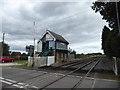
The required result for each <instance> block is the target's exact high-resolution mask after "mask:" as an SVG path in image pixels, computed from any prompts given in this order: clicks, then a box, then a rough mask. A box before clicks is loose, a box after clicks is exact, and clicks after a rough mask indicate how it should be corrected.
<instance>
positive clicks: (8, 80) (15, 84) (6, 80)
mask: <svg viewBox="0 0 120 90" xmlns="http://www.w3.org/2000/svg"><path fill="white" fill-rule="evenodd" d="M0 82H3V83H6V84H8V85H12V86H15V87H17V88H24V87H25V86H30V85H29V84H25V83H21V82H18V81H14V80H11V79H5V78H3V77H0ZM17 82H18V83H17ZM31 87H32V88H38V87H36V86H31Z"/></svg>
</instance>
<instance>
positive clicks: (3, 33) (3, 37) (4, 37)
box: [3, 33, 5, 43]
mask: <svg viewBox="0 0 120 90" xmlns="http://www.w3.org/2000/svg"><path fill="white" fill-rule="evenodd" d="M4 39H5V33H3V43H4Z"/></svg>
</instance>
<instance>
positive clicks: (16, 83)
mask: <svg viewBox="0 0 120 90" xmlns="http://www.w3.org/2000/svg"><path fill="white" fill-rule="evenodd" d="M0 70H2V76H0V82H1V83H2V88H3V90H4V89H6V88H12V89H13V88H14V89H15V88H29V89H35V90H37V89H40V88H43V87H44V86H46V85H47V84H49V83H51V82H52V81H54V80H56V79H58V78H60V77H61V76H63V74H60V73H51V72H44V71H36V70H28V69H21V68H15V67H10V66H7V67H2V68H0ZM81 78H82V77H81V76H72V75H68V76H67V77H65V78H63V79H60V80H59V81H57V82H55V83H53V84H51V85H49V86H47V87H46V88H61V89H62V88H67V89H69V90H71V88H72V87H73V86H74V85H75V84H76V83H77V82H78V81H79V80H80V79H81ZM119 86H120V82H118V81H116V80H110V79H99V78H90V77H87V78H86V79H85V80H84V81H83V82H82V83H81V84H80V85H79V86H78V88H108V89H110V88H111V89H113V88H116V90H118V88H119Z"/></svg>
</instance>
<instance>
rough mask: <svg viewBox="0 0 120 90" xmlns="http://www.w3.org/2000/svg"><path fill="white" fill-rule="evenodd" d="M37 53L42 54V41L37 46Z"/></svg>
mask: <svg viewBox="0 0 120 90" xmlns="http://www.w3.org/2000/svg"><path fill="white" fill-rule="evenodd" d="M37 51H38V52H42V41H40V42H39V43H38V45H37Z"/></svg>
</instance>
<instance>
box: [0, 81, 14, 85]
mask: <svg viewBox="0 0 120 90" xmlns="http://www.w3.org/2000/svg"><path fill="white" fill-rule="evenodd" d="M0 81H1V82H3V83H6V84H9V85H10V84H12V83H10V82H7V81H4V80H0Z"/></svg>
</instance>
